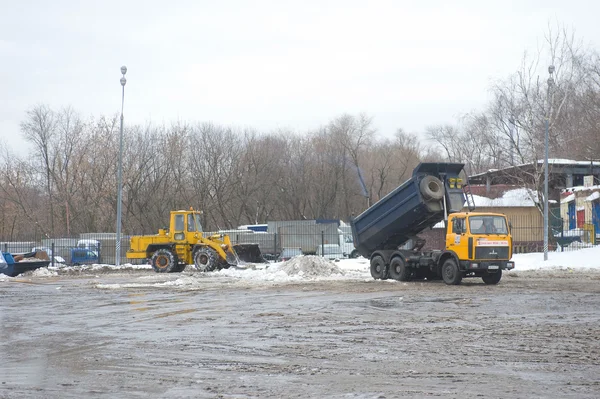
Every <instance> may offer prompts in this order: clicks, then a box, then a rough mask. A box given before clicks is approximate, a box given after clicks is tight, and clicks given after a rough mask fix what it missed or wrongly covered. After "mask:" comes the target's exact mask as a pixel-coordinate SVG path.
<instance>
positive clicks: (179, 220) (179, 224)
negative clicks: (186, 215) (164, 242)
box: [175, 215, 183, 231]
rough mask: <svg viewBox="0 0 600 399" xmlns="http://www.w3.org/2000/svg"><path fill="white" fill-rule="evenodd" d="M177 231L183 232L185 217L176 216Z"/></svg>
mask: <svg viewBox="0 0 600 399" xmlns="http://www.w3.org/2000/svg"><path fill="white" fill-rule="evenodd" d="M175 231H183V215H175Z"/></svg>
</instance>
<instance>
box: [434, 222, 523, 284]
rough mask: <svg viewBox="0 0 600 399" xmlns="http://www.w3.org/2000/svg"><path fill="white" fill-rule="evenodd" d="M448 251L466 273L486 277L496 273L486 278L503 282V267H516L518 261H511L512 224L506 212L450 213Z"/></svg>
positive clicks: (447, 238)
mask: <svg viewBox="0 0 600 399" xmlns="http://www.w3.org/2000/svg"><path fill="white" fill-rule="evenodd" d="M446 251H447V252H449V253H451V254H453V255H454V258H455V261H456V266H457V267H458V270H459V271H460V272H461V273H462V274H464V275H468V274H472V275H473V276H476V277H482V278H483V277H485V276H486V275H491V274H494V276H490V277H489V278H488V277H486V278H485V279H484V280H486V279H489V280H493V279H496V278H497V279H498V281H499V279H500V277H501V274H502V273H501V270H505V269H506V270H510V269H512V268H514V262H511V261H510V259H511V258H512V236H511V234H510V226H509V223H508V221H507V219H506V216H505V215H503V214H499V213H481V212H468V213H462V212H459V213H453V214H450V215H449V216H448V223H447V229H446ZM442 267H443V266H442ZM442 273H443V271H442ZM496 273H497V274H496Z"/></svg>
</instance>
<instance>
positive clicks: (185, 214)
mask: <svg viewBox="0 0 600 399" xmlns="http://www.w3.org/2000/svg"><path fill="white" fill-rule="evenodd" d="M170 232H171V234H172V235H173V240H175V241H190V240H191V239H192V238H196V239H197V238H198V237H201V236H202V224H201V223H200V212H198V211H193V210H190V211H176V212H171V227H170Z"/></svg>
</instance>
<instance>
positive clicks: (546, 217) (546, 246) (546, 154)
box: [544, 65, 554, 261]
mask: <svg viewBox="0 0 600 399" xmlns="http://www.w3.org/2000/svg"><path fill="white" fill-rule="evenodd" d="M548 73H549V74H550V77H549V78H548V93H547V98H548V100H550V98H551V97H550V91H551V90H552V86H553V85H554V79H553V78H552V74H553V73H554V65H550V66H549V67H548ZM550 107H551V104H550V101H548V110H547V111H546V134H545V137H544V147H545V148H544V150H545V156H544V261H547V260H548V131H549V130H550V110H551V108H550Z"/></svg>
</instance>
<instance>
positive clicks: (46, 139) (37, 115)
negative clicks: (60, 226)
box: [21, 104, 56, 231]
mask: <svg viewBox="0 0 600 399" xmlns="http://www.w3.org/2000/svg"><path fill="white" fill-rule="evenodd" d="M25 115H26V117H25V120H24V121H23V122H21V132H22V133H23V136H24V137H25V139H26V140H27V141H29V142H31V143H32V144H33V146H34V149H35V151H36V153H35V155H36V157H37V158H38V159H39V160H40V162H41V166H42V168H43V170H44V175H45V186H46V194H47V195H48V203H47V206H48V207H49V208H50V212H49V215H50V230H51V231H54V201H53V189H52V179H51V176H52V171H53V168H54V161H55V154H56V152H55V148H54V146H55V137H56V115H55V112H54V111H52V110H51V109H50V107H48V106H47V105H43V104H41V105H36V106H34V107H32V108H31V109H29V110H27V112H26V113H25Z"/></svg>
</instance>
